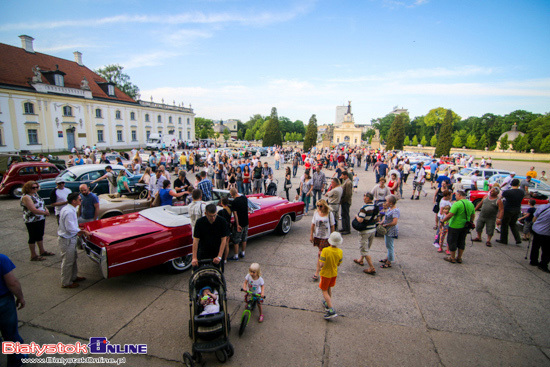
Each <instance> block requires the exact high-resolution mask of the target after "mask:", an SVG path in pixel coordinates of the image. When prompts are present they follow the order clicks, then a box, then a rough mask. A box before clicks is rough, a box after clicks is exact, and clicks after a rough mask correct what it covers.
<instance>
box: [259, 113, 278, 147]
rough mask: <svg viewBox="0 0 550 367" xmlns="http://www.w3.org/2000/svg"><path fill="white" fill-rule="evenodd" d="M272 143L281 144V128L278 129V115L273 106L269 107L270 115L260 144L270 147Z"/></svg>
mask: <svg viewBox="0 0 550 367" xmlns="http://www.w3.org/2000/svg"><path fill="white" fill-rule="evenodd" d="M274 145H283V139H282V138H281V130H279V116H278V115H277V108H275V107H273V108H272V109H271V115H270V116H269V119H268V120H267V122H266V127H265V134H264V137H263V140H262V146H264V147H272V146H274Z"/></svg>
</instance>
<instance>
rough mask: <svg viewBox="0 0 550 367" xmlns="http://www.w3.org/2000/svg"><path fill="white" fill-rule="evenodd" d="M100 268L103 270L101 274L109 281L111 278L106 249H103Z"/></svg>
mask: <svg viewBox="0 0 550 367" xmlns="http://www.w3.org/2000/svg"><path fill="white" fill-rule="evenodd" d="M99 267H100V268H101V274H102V275H103V277H104V278H105V279H107V278H108V277H109V263H108V262H107V249H106V248H105V247H102V248H101V259H100V260H99Z"/></svg>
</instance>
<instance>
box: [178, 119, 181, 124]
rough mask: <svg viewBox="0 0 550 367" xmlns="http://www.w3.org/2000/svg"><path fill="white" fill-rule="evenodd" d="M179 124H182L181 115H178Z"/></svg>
mask: <svg viewBox="0 0 550 367" xmlns="http://www.w3.org/2000/svg"><path fill="white" fill-rule="evenodd" d="M178 124H180V125H181V117H178Z"/></svg>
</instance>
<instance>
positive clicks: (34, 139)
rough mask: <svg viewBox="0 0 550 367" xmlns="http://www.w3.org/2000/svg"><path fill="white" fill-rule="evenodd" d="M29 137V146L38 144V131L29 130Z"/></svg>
mask: <svg viewBox="0 0 550 367" xmlns="http://www.w3.org/2000/svg"><path fill="white" fill-rule="evenodd" d="M27 135H28V137H29V145H32V144H38V130H36V129H29V130H27Z"/></svg>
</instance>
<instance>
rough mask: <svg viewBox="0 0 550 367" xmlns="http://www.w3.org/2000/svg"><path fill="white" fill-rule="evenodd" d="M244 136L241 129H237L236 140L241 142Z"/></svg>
mask: <svg viewBox="0 0 550 367" xmlns="http://www.w3.org/2000/svg"><path fill="white" fill-rule="evenodd" d="M243 138H244V136H243V129H239V130H238V131H237V139H238V140H243Z"/></svg>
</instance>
